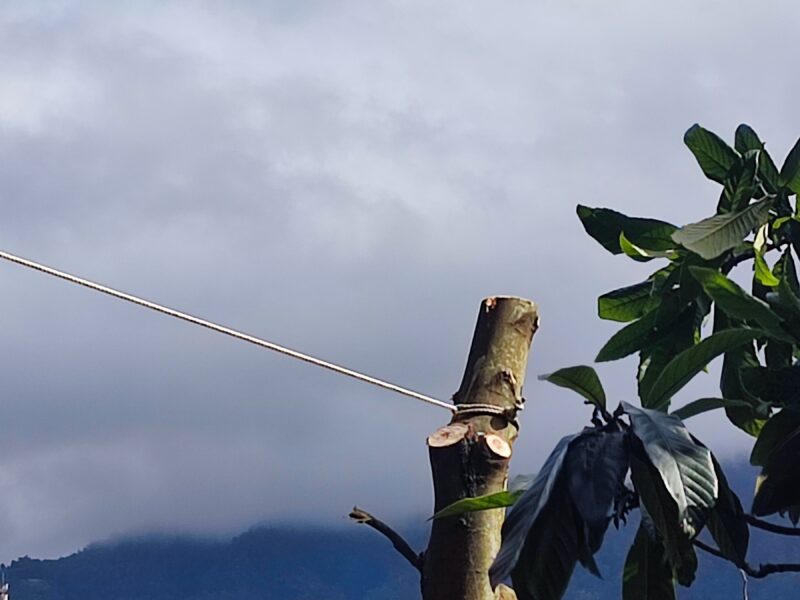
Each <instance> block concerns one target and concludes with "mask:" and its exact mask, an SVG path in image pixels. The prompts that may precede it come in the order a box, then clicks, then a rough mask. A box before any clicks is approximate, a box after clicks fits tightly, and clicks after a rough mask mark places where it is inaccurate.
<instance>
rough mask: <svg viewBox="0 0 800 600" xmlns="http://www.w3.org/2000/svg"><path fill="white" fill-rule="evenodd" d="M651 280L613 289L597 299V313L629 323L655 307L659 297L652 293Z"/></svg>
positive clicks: (607, 318) (609, 318) (600, 315)
mask: <svg viewBox="0 0 800 600" xmlns="http://www.w3.org/2000/svg"><path fill="white" fill-rule="evenodd" d="M652 289H653V283H652V282H651V281H649V280H648V281H643V282H641V283H637V284H635V285H629V286H627V287H623V288H619V289H617V290H613V291H611V292H608V293H606V294H603V295H602V296H600V297H599V298H598V299H597V314H598V316H599V317H600V318H601V319H606V320H608V321H620V322H622V323H628V322H630V321H633V320H635V319H638V318H639V317H641V316H642V315H643V314H645V313H646V312H648V311H650V310H652V309H653V308H655V307H656V306H657V305H658V303H659V301H660V300H659V298H657V297H653V296H651V295H650V290H652Z"/></svg>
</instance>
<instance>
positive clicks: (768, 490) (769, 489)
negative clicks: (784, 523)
mask: <svg viewBox="0 0 800 600" xmlns="http://www.w3.org/2000/svg"><path fill="white" fill-rule="evenodd" d="M797 504H800V427H798V428H796V429H795V430H794V431H791V432H790V433H789V434H788V435H787V436H786V437H785V438H784V439H783V440H782V441H781V443H780V444H778V445H777V446H776V447H775V449H774V450H773V451H772V453H771V454H770V456H769V459H768V460H767V463H766V464H765V465H764V468H763V469H761V474H760V475H759V476H758V480H757V481H756V493H755V496H754V497H753V508H752V512H753V514H754V515H756V516H757V517H763V516H766V515H771V514H774V513H776V512H780V513H783V512H785V511H787V510H793V509H794V507H795V506H796V505H797Z"/></svg>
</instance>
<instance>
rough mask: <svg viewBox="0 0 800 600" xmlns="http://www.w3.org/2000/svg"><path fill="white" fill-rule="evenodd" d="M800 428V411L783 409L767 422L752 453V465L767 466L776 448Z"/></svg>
mask: <svg viewBox="0 0 800 600" xmlns="http://www.w3.org/2000/svg"><path fill="white" fill-rule="evenodd" d="M798 427H800V411H796V410H791V409H783V410H782V411H780V412H778V413H775V414H774V415H772V416H771V417H770V419H769V421H767V422H766V424H765V425H764V427H763V428H762V429H761V432H760V433H759V434H758V439H757V440H756V443H755V444H754V445H753V450H752V452H751V453H750V464H751V465H756V466H759V467H763V466H765V465H766V464H767V463H768V462H769V460H770V457H771V456H772V454H773V453H774V451H775V448H777V447H778V446H780V445H781V444H782V443H783V441H784V440H785V439H786V438H787V437H788V436H789V434H790V433H791V432H792V431H794V430H795V429H797V428H798Z"/></svg>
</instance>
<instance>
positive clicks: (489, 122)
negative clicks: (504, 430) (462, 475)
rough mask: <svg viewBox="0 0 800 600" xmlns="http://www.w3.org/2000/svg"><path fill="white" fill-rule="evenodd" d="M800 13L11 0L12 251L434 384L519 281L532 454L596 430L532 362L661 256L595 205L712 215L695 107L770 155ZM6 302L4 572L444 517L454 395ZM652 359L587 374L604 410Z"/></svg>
mask: <svg viewBox="0 0 800 600" xmlns="http://www.w3.org/2000/svg"><path fill="white" fill-rule="evenodd" d="M799 27H800V7H799V6H797V4H796V3H794V2H791V1H788V0H787V1H776V2H764V3H753V2H751V3H745V2H736V3H731V2H722V1H703V2H697V1H692V2H689V1H688V0H677V1H675V2H669V3H658V4H656V3H638V2H633V1H630V2H628V1H615V2H607V1H606V2H600V1H589V0H585V1H579V0H568V1H558V2H556V1H553V0H548V1H546V0H534V1H526V2H522V1H516V0H509V1H507V2H503V3H501V4H497V3H486V2H475V1H471V0H461V1H458V2H455V1H449V0H447V1H441V2H435V3H431V2H422V1H415V0H404V1H400V0H394V1H392V0H389V1H386V2H371V1H366V0H353V1H329V2H325V1H322V0H308V1H303V0H291V1H290V0H283V1H281V0H271V1H268V2H245V1H239V2H225V3H220V2H167V3H163V2H146V1H142V2H116V3H109V2H89V1H87V2H55V1H54V2H45V1H41V2H28V1H7V2H3V3H2V4H0V209H1V212H0V248H1V249H3V250H5V251H8V252H12V253H16V254H19V255H21V256H24V257H27V258H30V259H33V260H37V261H40V262H43V263H45V264H49V265H51V266H54V267H57V268H60V269H63V270H65V271H68V272H72V273H75V274H78V275H81V276H83V277H86V278H89V279H93V280H96V281H99V282H102V283H104V284H107V285H110V286H113V287H117V288H120V289H123V290H125V291H128V292H131V293H134V294H138V295H141V296H144V297H145V298H148V299H151V300H153V301H156V302H160V303H163V304H166V305H168V306H172V307H175V308H178V309H181V310H184V311H187V312H190V313H192V314H196V315H199V316H202V317H204V318H207V319H210V320H213V321H217V322H220V323H223V324H225V325H228V326H231V327H235V328H238V329H241V330H244V331H246V332H249V333H251V334H253V335H258V336H262V337H265V338H267V339H269V340H273V341H276V342H279V343H282V344H285V345H288V346H290V347H292V348H296V349H298V350H301V351H304V352H308V353H311V354H314V355H317V356H320V357H323V358H326V359H329V360H332V361H335V362H339V363H342V364H344V365H346V366H349V367H352V368H354V369H357V370H361V371H364V372H367V373H369V374H371V375H375V376H377V377H381V378H385V379H388V380H389V381H393V382H396V383H399V384H401V385H404V386H407V387H410V388H412V389H416V390H418V391H420V392H424V393H427V394H430V395H433V396H435V397H438V398H441V399H443V400H447V399H449V397H450V395H451V394H452V393H453V392H454V391H455V389H456V388H457V386H458V384H459V382H460V378H461V372H462V369H463V367H464V362H465V360H466V355H467V351H468V349H469V343H470V338H471V334H472V330H473V327H474V320H475V317H476V315H477V311H478V307H479V304H480V301H481V299H482V298H484V297H486V296H490V295H495V294H511V295H518V296H523V297H527V298H530V299H533V300H535V301H536V302H537V304H538V305H539V308H540V312H541V328H540V330H539V332H538V333H537V334H536V337H535V340H534V344H533V349H532V353H531V360H530V366H529V371H528V373H529V378H528V382H527V385H526V386H525V390H524V394H525V396H526V398H527V400H528V402H527V408H526V410H525V412H524V414H523V415H522V418H521V421H522V431H521V436H520V440H519V442H518V443H517V444H516V446H515V456H514V462H513V463H512V471H513V472H534V471H536V469H537V468H538V466H539V464H541V461H542V460H543V459H544V457H545V456H546V454H547V453H548V452H549V450H550V448H551V447H552V446H553V445H554V444H555V443H556V441H557V440H558V438H560V437H561V436H562V435H565V434H567V433H571V432H573V431H575V430H579V429H580V428H581V427H582V426H583V425H584V424H586V423H587V419H588V417H589V413H588V410H587V408H586V407H585V406H583V405H582V403H581V401H580V399H579V397H578V396H576V395H574V394H573V393H571V392H568V391H566V390H561V389H559V388H556V387H554V386H552V385H551V384H548V383H546V382H541V381H538V380H537V379H536V375H537V374H541V373H547V372H550V371H553V370H555V369H557V368H560V367H563V366H568V365H574V364H589V363H591V361H592V360H593V358H594V356H595V355H596V352H597V350H598V349H599V348H600V347H601V346H602V344H603V343H604V341H605V340H606V339H607V338H608V337H609V336H610V335H611V334H612V333H613V332H614V331H615V330H616V329H617V325H616V324H614V323H610V322H603V321H600V320H599V319H598V318H597V316H596V298H597V296H598V295H599V294H602V293H604V292H606V291H608V290H611V289H614V288H616V287H620V286H622V285H626V284H630V283H635V282H637V281H639V280H641V279H643V278H644V276H646V274H647V273H649V272H650V271H652V270H655V269H656V268H657V266H653V264H652V263H649V264H647V265H642V264H638V263H633V262H631V261H629V260H627V259H625V258H623V257H614V256H611V255H610V254H607V253H606V252H605V251H604V250H603V249H602V248H601V247H600V246H598V245H597V244H596V243H595V242H594V241H593V240H591V239H590V238H589V237H588V236H587V235H585V233H584V232H583V229H582V227H581V225H580V223H579V221H578V219H577V217H576V216H575V206H576V204H578V203H582V204H587V205H589V206H607V207H611V208H615V209H617V210H620V211H622V212H626V213H628V214H631V215H639V216H650V217H656V218H661V219H665V220H668V221H672V222H674V223H676V224H683V223H687V222H691V221H696V220H699V219H701V218H704V217H706V216H709V215H710V214H711V213H712V212H713V210H714V206H715V201H716V197H717V195H718V192H717V189H716V187H717V186H716V184H713V183H712V182H709V181H707V180H706V179H704V178H703V176H702V173H701V172H700V170H699V169H698V167H697V165H696V163H695V162H694V159H693V157H692V156H691V154H690V153H689V152H688V150H687V149H686V148H685V147H684V146H683V143H682V136H683V132H684V131H685V130H686V129H687V128H688V127H689V126H691V125H692V124H693V123H695V122H699V123H701V124H702V125H704V126H705V127H708V128H710V129H712V130H714V131H717V132H718V133H720V135H722V136H723V137H726V138H728V139H731V138H732V136H733V131H734V129H735V127H736V126H737V125H738V124H739V123H741V122H747V123H749V124H751V125H752V126H753V127H754V128H755V129H756V130H757V131H758V132H759V133H760V135H761V137H762V138H763V139H765V140H766V142H767V146H768V148H769V149H770V150H771V152H772V154H773V156H774V157H775V158H776V160H777V161H778V162H779V163H780V161H782V159H783V157H784V156H785V154H786V153H787V152H788V149H789V148H790V147H791V146H792V144H793V143H794V141H795V140H796V139H797V137H798V135H800V117H799V116H798V112H797V99H798V97H799V94H798V93H799V92H800V80H798V78H797V77H796V70H797V60H796V43H795V42H794V40H795V39H796V32H797V30H798V28H799ZM0 289H2V294H0V331H2V337H3V341H2V344H0V352H1V353H2V355H1V356H0V380H2V382H3V385H2V396H1V397H0V562H3V561H4V562H8V561H9V560H11V559H13V558H15V557H18V556H21V555H26V554H27V555H31V556H36V557H55V556H60V555H63V554H67V553H70V552H72V551H75V550H77V549H79V548H81V547H82V546H84V545H86V544H88V543H90V542H93V541H95V540H102V539H109V538H113V537H115V536H120V535H127V534H136V533H141V532H154V531H169V532H190V533H195V534H200V535H225V534H229V533H235V532H237V531H239V530H241V529H244V528H247V527H249V526H251V525H252V524H254V523H260V522H278V521H279V522H292V523H314V524H322V525H325V526H332V527H338V526H341V527H348V526H352V525H350V524H348V522H347V519H346V517H345V515H346V514H347V512H348V511H349V509H350V508H351V507H352V506H353V505H354V504H358V505H359V506H362V507H363V508H365V509H367V510H369V511H371V512H373V513H374V514H376V515H378V516H379V517H380V518H382V519H384V520H386V521H389V522H392V521H395V522H403V521H404V520H406V521H407V520H408V519H422V518H424V517H425V516H427V515H428V514H430V510H431V506H432V492H431V485H430V474H429V470H428V468H429V467H428V460H427V451H426V448H425V437H426V436H427V435H428V434H429V433H431V432H432V431H434V430H435V429H437V428H438V427H439V426H441V425H442V424H444V423H445V422H446V421H447V419H448V414H447V412H445V411H443V410H442V409H440V408H437V407H433V406H429V405H425V404H421V403H419V402H416V401H414V400H411V399H409V398H405V397H403V396H399V395H395V394H392V393H390V392H387V391H383V390H380V389H378V388H375V387H371V386H368V385H366V384H363V383H359V382H356V381H352V380H348V379H345V378H343V377H341V376H338V375H334V374H331V373H329V372H326V371H323V370H320V369H316V368H314V367H310V366H308V365H305V364H302V363H299V362H297V361H292V360H290V359H287V358H285V357H282V356H279V355H275V354H272V353H269V352H267V351H265V350H261V349H258V348H256V347H253V346H249V345H247V344H244V343H242V342H238V341H235V340H232V339H230V338H226V337H224V336H221V335H219V334H215V333H212V332H209V331H207V330H203V329H201V328H198V327H195V326H192V325H189V324H186V323H183V322H179V321H176V320H173V319H170V318H168V317H165V316H162V315H158V314H156V313H152V312H150V311H147V310H144V309H142V308H139V307H136V306H133V305H128V304H125V303H123V302H121V301H119V300H115V299H111V298H108V297H105V296H102V295H100V294H97V293H95V292H91V291H88V290H86V289H83V288H79V287H78V286H74V285H70V284H68V283H65V282H62V281H59V280H56V279H53V278H49V277H47V276H45V275H42V274H40V273H36V272H33V271H30V270H26V269H23V268H21V267H19V266H16V265H12V264H9V263H4V264H0ZM635 367H636V363H635V359H627V360H625V361H620V362H618V363H612V364H603V365H599V366H598V371H599V373H600V375H601V377H602V378H603V381H604V383H605V387H606V391H607V394H608V396H609V398H610V402H612V403H615V402H616V401H618V400H628V401H631V400H633V399H634V398H635V381H634V375H635ZM715 389H716V388H715V385H714V376H713V372H712V375H710V376H706V377H700V380H699V381H697V382H694V383H692V384H691V385H690V386H688V387H687V388H685V390H684V391H682V392H681V393H680V394H679V395H678V396H677V397H676V398H675V403H676V404H680V403H683V402H686V401H689V400H692V399H694V398H696V397H699V396H701V395H709V394H711V395H713V394H714V391H715ZM691 428H692V430H693V431H694V432H695V433H696V434H697V435H698V436H699V437H700V438H701V439H703V440H704V441H705V442H706V443H707V444H708V445H709V446H711V447H712V449H714V450H715V451H716V452H717V453H718V454H719V455H720V456H723V457H727V458H738V457H743V456H745V454H746V452H747V448H748V439H747V437H746V436H745V435H744V434H742V433H741V432H738V431H737V430H734V429H733V428H732V427H730V426H728V425H727V423H726V422H725V421H724V420H723V419H721V418H719V415H712V416H701V417H696V418H695V419H693V421H692V422H691Z"/></svg>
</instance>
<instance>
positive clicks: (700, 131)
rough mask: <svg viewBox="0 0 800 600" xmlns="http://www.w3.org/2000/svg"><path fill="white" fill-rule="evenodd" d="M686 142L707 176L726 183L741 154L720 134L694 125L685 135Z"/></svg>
mask: <svg viewBox="0 0 800 600" xmlns="http://www.w3.org/2000/svg"><path fill="white" fill-rule="evenodd" d="M683 141H684V143H685V144H686V145H687V146H688V147H689V150H691V151H692V154H694V157H695V158H696V159H697V163H698V164H699V165H700V168H701V169H702V170H703V173H705V176H706V177H708V178H709V179H712V180H714V181H716V182H718V183H725V179H726V178H727V177H728V173H729V172H730V170H731V169H732V168H733V166H734V165H736V163H737V162H738V161H739V155H738V154H737V153H736V151H735V150H734V149H733V148H731V147H730V146H728V144H726V143H725V142H724V141H723V140H722V139H721V138H720V137H719V136H718V135H716V134H715V133H712V132H710V131H708V130H707V129H704V128H702V127H700V125H697V124H695V125H692V126H691V127H690V128H689V129H688V130H687V131H686V133H685V134H684V136H683Z"/></svg>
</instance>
